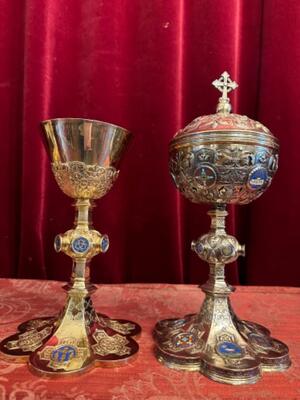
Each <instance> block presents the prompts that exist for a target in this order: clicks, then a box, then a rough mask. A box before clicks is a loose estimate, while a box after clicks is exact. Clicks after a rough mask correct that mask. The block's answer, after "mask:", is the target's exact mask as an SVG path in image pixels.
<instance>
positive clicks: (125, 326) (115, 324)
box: [105, 318, 135, 335]
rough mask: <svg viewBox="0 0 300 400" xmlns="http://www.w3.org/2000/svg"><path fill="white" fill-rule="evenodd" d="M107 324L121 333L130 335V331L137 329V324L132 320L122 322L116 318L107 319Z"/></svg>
mask: <svg viewBox="0 0 300 400" xmlns="http://www.w3.org/2000/svg"><path fill="white" fill-rule="evenodd" d="M105 324H106V326H108V327H109V328H111V329H113V330H114V331H116V332H118V333H121V334H122V335H130V333H131V332H132V331H133V330H134V329H135V325H134V324H131V323H130V322H126V323H121V322H119V321H117V320H115V319H110V318H109V319H107V320H105Z"/></svg>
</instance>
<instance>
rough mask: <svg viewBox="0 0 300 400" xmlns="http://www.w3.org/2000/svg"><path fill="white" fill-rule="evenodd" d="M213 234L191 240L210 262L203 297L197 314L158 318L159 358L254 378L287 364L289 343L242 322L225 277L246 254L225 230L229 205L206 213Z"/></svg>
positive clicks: (231, 378)
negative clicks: (234, 263) (237, 260)
mask: <svg viewBox="0 0 300 400" xmlns="http://www.w3.org/2000/svg"><path fill="white" fill-rule="evenodd" d="M208 215H209V216H210V217H211V227H210V231H209V233H207V234H205V235H203V236H201V237H200V238H199V239H197V240H195V241H193V242H192V246H191V247H192V250H194V251H195V252H196V253H197V255H198V256H199V257H200V258H201V259H202V260H204V261H206V262H208V263H209V278H208V281H207V282H206V283H205V284H204V285H202V286H201V289H202V291H203V292H204V293H205V299H204V302H203V304H202V307H201V309H200V312H199V314H194V315H188V316H186V317H184V318H181V319H172V320H163V321H160V322H158V323H157V325H156V327H155V330H154V337H155V340H156V344H157V357H158V360H159V361H161V362H162V363H164V364H166V365H167V366H169V367H171V368H176V369H184V370H191V371H196V370H198V371H201V372H202V373H203V374H204V375H206V376H208V377H210V378H211V379H213V380H216V381H219V382H223V383H231V384H236V385H238V384H243V383H255V382H256V381H257V380H258V379H259V378H260V375H261V371H262V370H283V369H286V368H288V367H289V365H290V359H289V356H288V348H287V346H286V345H285V344H283V343H282V342H280V341H279V340H276V339H273V338H272V337H271V336H270V332H269V331H268V330H267V329H266V328H264V327H263V326H261V325H259V324H255V323H253V322H249V321H241V320H239V319H238V317H237V316H236V315H235V313H234V311H233V309H232V307H231V304H230V300H229V296H230V294H231V293H232V292H233V291H234V288H232V287H231V286H230V285H228V284H227V283H226V280H225V274H224V271H225V265H226V264H227V263H230V262H233V261H235V260H236V259H237V258H238V257H239V256H240V255H244V254H245V248H244V246H241V245H240V244H239V243H238V241H237V240H236V239H235V238H234V237H233V236H231V235H228V234H227V233H226V230H225V218H226V216H227V215H228V213H227V211H226V210H225V206H224V207H223V206H216V207H215V208H214V209H213V210H211V211H209V212H208Z"/></svg>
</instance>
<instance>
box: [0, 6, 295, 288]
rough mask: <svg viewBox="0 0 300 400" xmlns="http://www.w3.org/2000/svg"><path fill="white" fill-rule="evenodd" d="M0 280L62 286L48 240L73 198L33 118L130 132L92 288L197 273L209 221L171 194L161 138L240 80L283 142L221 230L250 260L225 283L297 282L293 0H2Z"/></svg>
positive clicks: (237, 105)
mask: <svg viewBox="0 0 300 400" xmlns="http://www.w3.org/2000/svg"><path fill="white" fill-rule="evenodd" d="M0 5H1V7H0V13H1V19H0V21H1V23H0V49H1V57H0V116H1V146H0V160H1V168H0V171H1V197H0V209H1V218H0V221H1V222H0V255H1V264H0V274H1V276H2V277H19V278H47V279H61V280H67V279H68V277H69V275H70V271H71V260H70V259H69V258H68V257H67V256H65V255H63V254H56V253H55V252H54V250H53V238H54V236H55V235H56V234H57V233H60V232H64V231H66V230H67V229H70V228H71V226H72V222H73V215H74V213H73V209H72V207H71V203H72V200H71V199H69V198H67V197H66V196H65V195H64V194H63V193H62V192H61V191H60V190H59V189H58V186H57V185H56V183H55V181H54V178H53V176H52V174H51V171H50V164H49V160H48V158H47V155H46V152H45V149H44V147H43V141H42V139H41V129H40V125H39V122H40V121H41V120H44V119H48V118H55V117H86V118H94V119H100V120H104V121H109V122H113V123H115V124H119V125H121V126H124V127H126V128H128V129H130V130H131V131H132V133H133V135H134V137H133V140H132V143H131V146H130V148H129V150H128V152H127V154H126V155H125V157H124V160H123V164H122V165H121V173H120V177H119V179H118V181H117V182H116V184H115V187H114V188H113V189H112V190H111V192H110V193H109V194H108V195H107V196H106V197H105V198H104V199H102V200H100V201H98V202H97V208H96V209H95V211H94V226H95V227H96V228H97V229H99V230H100V231H101V232H102V233H108V234H109V236H110V241H111V248H110V250H109V252H108V253H107V254H105V255H99V256H97V257H95V258H94V259H93V262H92V278H93V280H94V281H95V282H186V283H189V282H193V283H198V282H199V283H201V282H204V281H205V280H206V278H207V272H208V268H207V266H206V264H205V263H203V262H201V261H200V260H199V259H198V258H197V257H196V255H195V253H192V252H191V251H190V242H191V240H192V239H195V238H197V237H198V236H200V235H201V234H203V233H205V232H206V231H207V229H208V227H209V218H208V217H207V216H206V211H207V209H208V208H207V207H205V206H201V205H192V204H190V203H189V202H188V201H186V200H184V199H183V198H182V196H181V195H179V194H178V193H177V191H176V189H175V186H174V185H173V183H172V181H171V178H170V176H169V172H168V143H169V141H170V139H171V138H172V136H173V135H174V134H175V132H176V131H177V130H178V129H179V128H180V127H183V126H185V125H186V124H187V123H188V122H190V121H191V120H192V119H193V118H195V117H197V116H199V115H202V114H209V113H213V112H214V110H215V106H216V103H217V98H218V96H219V94H218V92H217V91H216V90H215V89H214V88H213V87H212V86H211V82H212V81H213V80H214V79H215V78H217V77H219V75H220V73H222V72H223V71H224V70H227V71H228V72H229V73H230V74H231V77H232V78H233V79H234V80H236V81H237V82H238V83H239V88H238V89H237V90H236V91H235V93H234V94H233V95H232V96H231V97H232V102H233V106H234V111H235V112H238V113H241V114H247V115H248V116H250V117H251V118H254V119H258V120H259V121H261V122H262V123H264V124H265V125H266V126H268V127H269V128H270V129H271V130H272V131H273V132H274V134H275V135H276V136H277V137H278V138H279V140H280V143H281V152H280V166H279V171H278V173H277V175H276V177H275V179H274V181H273V184H272V185H271V187H270V189H269V190H268V191H267V193H266V194H264V195H263V196H262V197H261V198H260V199H259V200H257V201H255V202H253V203H252V204H250V205H248V206H240V207H235V208H233V207H232V208H230V212H231V213H230V217H229V218H228V226H229V231H230V232H231V233H233V234H236V235H237V237H238V238H239V240H240V242H241V243H245V244H246V253H247V254H246V258H245V259H240V260H239V266H237V265H236V264H232V265H229V266H228V267H227V276H228V278H229V281H230V282H231V283H247V284H257V285H269V284H270V285H271V284H272V285H293V286H296V285H300V272H299V261H298V258H299V256H298V247H299V226H300V213H299V206H298V205H299V198H300V179H299V177H300V172H299V145H300V136H299V132H298V130H299V126H300V113H299V106H300V95H299V92H300V45H299V38H300V2H299V1H298V0H288V1H287V0H265V1H260V0H240V1H238V0H102V1H101V0H84V1H83V0H23V1H22V0H0Z"/></svg>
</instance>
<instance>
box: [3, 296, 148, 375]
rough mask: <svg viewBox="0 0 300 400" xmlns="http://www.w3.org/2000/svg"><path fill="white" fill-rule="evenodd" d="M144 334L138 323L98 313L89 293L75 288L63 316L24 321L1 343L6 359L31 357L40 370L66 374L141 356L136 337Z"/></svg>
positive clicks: (28, 359) (32, 365)
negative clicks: (85, 293)
mask: <svg viewBox="0 0 300 400" xmlns="http://www.w3.org/2000/svg"><path fill="white" fill-rule="evenodd" d="M140 333H141V327H140V326H139V325H138V324H136V323H134V322H132V321H128V320H123V319H111V318H109V317H107V316H106V315H104V314H99V313H98V314H97V313H96V312H95V310H94V308H93V305H92V301H91V298H90V296H89V295H83V294H82V293H81V292H79V291H76V290H70V291H69V293H68V298H67V302H66V305H65V307H64V309H63V310H62V311H61V313H60V314H59V315H58V316H56V317H41V318H35V319H31V320H29V321H26V322H23V323H22V324H21V325H19V326H18V332H17V333H16V334H14V335H12V336H10V337H8V338H6V339H4V340H3V341H2V342H1V343H0V352H1V356H2V357H3V358H5V359H7V360H11V361H13V362H28V364H29V368H30V370H31V371H32V372H35V373H38V374H40V375H48V376H65V375H67V374H74V373H81V372H84V371H86V370H88V369H89V368H92V367H119V366H123V365H126V364H128V363H129V362H131V361H133V360H134V359H135V356H136V355H137V352H138V349H139V345H138V343H137V342H136V341H135V340H134V338H137V337H138V336H139V335H140Z"/></svg>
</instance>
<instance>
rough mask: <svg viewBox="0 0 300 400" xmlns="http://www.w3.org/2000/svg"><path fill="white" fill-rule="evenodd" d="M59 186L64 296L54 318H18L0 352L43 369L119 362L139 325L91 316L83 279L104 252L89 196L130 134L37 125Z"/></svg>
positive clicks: (74, 123) (84, 122) (95, 194)
mask: <svg viewBox="0 0 300 400" xmlns="http://www.w3.org/2000/svg"><path fill="white" fill-rule="evenodd" d="M42 125H43V128H44V132H45V135H46V139H47V144H48V151H49V153H50V158H51V161H52V171H53V173H54V176H55V179H56V182H57V183H58V185H59V187H60V188H61V190H62V191H63V192H64V193H65V194H66V195H68V196H70V197H72V198H73V199H75V208H76V217H75V225H74V228H73V229H71V230H68V231H67V232H65V233H64V234H60V235H57V236H56V238H55V240H54V248H55V250H56V251H57V252H63V253H65V254H67V255H68V256H70V257H71V258H72V260H73V271H72V276H71V280H70V282H69V283H68V284H67V285H66V286H64V289H65V290H66V292H67V300H66V304H65V306H64V308H63V309H62V310H61V312H60V313H59V315H58V316H55V317H42V318H35V319H32V320H30V321H26V322H24V323H22V324H21V325H20V326H19V327H18V333H16V334H15V335H13V336H10V337H8V338H6V339H4V340H3V341H2V342H1V344H0V350H1V353H2V355H4V356H6V358H8V359H13V360H14V361H25V360H28V362H29V366H30V369H31V370H33V371H35V372H38V373H42V374H46V375H50V376H52V375H55V376H57V375H65V374H71V373H77V372H82V371H84V370H86V369H87V368H89V367H92V366H108V367H114V366H120V365H123V364H126V363H127V362H129V360H131V359H133V357H134V356H135V355H136V354H137V352H138V348H139V346H138V344H137V342H136V341H135V340H134V337H136V336H138V335H139V334H140V332H141V328H140V327H139V325H137V324H136V323H134V322H132V321H128V320H118V319H111V318H109V317H107V316H106V315H103V314H97V313H96V311H95V309H94V307H93V304H92V301H91V294H92V293H93V292H94V291H95V289H96V287H95V286H93V285H92V284H91V283H90V279H89V270H90V261H91V259H92V257H94V256H95V255H97V254H99V253H105V252H106V251H107V250H108V247H109V239H108V236H107V235H103V234H100V233H99V232H98V231H96V230H95V229H94V228H93V226H92V219H91V210H92V208H93V200H95V199H99V198H101V197H103V196H104V195H105V194H106V193H107V192H108V191H109V190H110V189H111V187H112V185H113V183H114V181H115V180H116V179H117V177H118V173H119V171H118V169H117V167H118V164H119V160H120V158H121V155H122V153H123V151H124V149H125V148H126V145H127V142H128V139H129V137H130V133H129V132H128V131H127V130H126V129H124V128H121V127H119V126H116V125H113V124H110V123H106V122H100V121H95V120H88V119H79V118H61V119H53V120H48V121H44V122H43V123H42Z"/></svg>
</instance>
